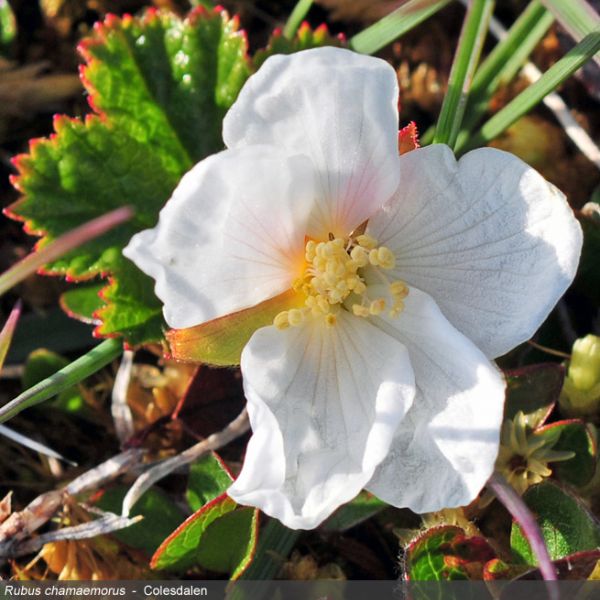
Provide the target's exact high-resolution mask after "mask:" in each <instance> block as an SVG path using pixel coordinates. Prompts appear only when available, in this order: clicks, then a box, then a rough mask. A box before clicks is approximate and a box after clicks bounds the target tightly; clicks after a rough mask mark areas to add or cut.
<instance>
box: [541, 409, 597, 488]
mask: <svg viewBox="0 0 600 600" xmlns="http://www.w3.org/2000/svg"><path fill="white" fill-rule="evenodd" d="M548 435H550V436H557V437H558V440H557V441H556V443H555V444H554V445H553V446H552V450H553V451H562V452H574V453H575V456H574V457H573V458H571V459H569V460H565V461H560V462H556V463H555V464H554V465H553V466H552V470H553V472H554V474H555V475H556V476H557V477H558V478H559V479H560V480H562V481H565V482H566V483H570V484H572V485H577V486H584V485H585V484H586V483H588V482H589V481H590V480H591V479H592V477H593V476H594V473H595V472H596V460H597V448H596V444H595V442H594V438H593V437H592V436H591V435H590V432H589V431H588V427H587V426H586V424H585V423H584V422H583V421H581V420H579V419H570V420H568V421H556V422H554V423H550V425H546V426H544V427H541V428H540V429H538V430H537V431H535V433H534V436H535V437H544V436H548Z"/></svg>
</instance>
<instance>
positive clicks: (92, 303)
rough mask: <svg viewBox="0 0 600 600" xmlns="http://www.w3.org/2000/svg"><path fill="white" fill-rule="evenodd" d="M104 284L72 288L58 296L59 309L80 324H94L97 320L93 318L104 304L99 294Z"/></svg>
mask: <svg viewBox="0 0 600 600" xmlns="http://www.w3.org/2000/svg"><path fill="white" fill-rule="evenodd" d="M105 287H106V284H105V283H92V284H90V285H84V284H82V285H78V286H75V287H72V288H71V289H69V290H67V291H66V292H64V293H62V294H61V296H60V307H61V308H62V309H63V310H64V311H65V312H66V313H67V314H68V315H69V316H70V317H71V318H73V319H77V320H78V321H81V322H82V323H89V324H94V323H97V322H98V319H97V318H96V317H95V316H94V315H95V313H96V311H98V310H100V309H101V308H102V306H103V304H104V302H103V300H102V298H101V297H100V292H101V291H102V289H103V288H105Z"/></svg>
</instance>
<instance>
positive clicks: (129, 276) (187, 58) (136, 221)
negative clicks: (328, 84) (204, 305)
mask: <svg viewBox="0 0 600 600" xmlns="http://www.w3.org/2000/svg"><path fill="white" fill-rule="evenodd" d="M80 50H81V52H82V54H83V55H84V58H85V59H86V63H87V64H86V65H84V66H83V68H82V79H83V82H84V85H85V87H86V89H87V91H88V92H89V94H90V96H89V97H90V103H91V105H92V107H93V108H94V110H95V112H96V113H97V115H94V116H91V117H88V118H87V119H86V121H85V122H81V121H77V120H70V119H68V118H66V117H59V118H57V119H56V120H55V130H56V135H55V136H53V137H52V138H51V139H46V140H37V141H35V142H32V143H31V146H30V151H29V153H28V154H26V155H21V156H19V157H18V158H17V159H16V161H15V164H16V166H17V169H18V171H19V174H18V176H17V177H16V178H15V179H14V184H15V186H16V187H17V189H19V191H21V192H22V193H23V197H22V198H21V199H20V200H19V201H18V202H17V203H16V204H15V205H13V206H12V207H11V210H10V214H12V216H13V217H15V218H17V219H20V220H23V221H25V222H26V225H27V228H28V230H29V231H33V232H35V233H37V234H38V235H42V236H43V238H42V241H41V245H42V246H43V245H45V244H48V243H49V242H50V241H52V240H53V239H55V238H56V237H58V236H59V235H61V234H62V233H64V232H65V231H68V230H70V229H72V228H74V227H75V226H77V225H80V224H81V223H83V222H85V221H87V220H89V219H91V218H93V217H96V216H98V215H99V214H103V213H105V212H107V211H108V210H110V209H112V208H115V207H119V206H122V205H124V204H127V205H131V206H132V207H133V208H134V210H135V216H134V218H133V219H132V220H131V221H129V222H128V223H127V224H126V225H123V226H121V227H119V228H118V229H116V230H114V231H111V232H110V233H107V234H105V235H104V236H102V237H101V238H99V239H97V240H95V241H92V242H90V243H88V244H85V245H84V246H82V247H80V248H79V249H78V250H77V251H74V252H71V253H69V254H67V255H65V256H64V257H62V258H61V259H59V260H57V261H55V262H53V263H52V264H50V265H48V266H47V269H48V271H49V272H51V273H56V274H64V275H66V276H67V277H68V278H70V279H72V280H80V279H90V278H92V277H96V276H98V275H100V276H102V277H108V278H109V281H110V285H109V286H108V287H107V288H106V289H104V290H103V291H102V299H103V301H104V306H103V308H101V309H100V310H98V311H97V312H96V316H97V317H98V318H99V319H100V320H101V321H102V324H101V326H100V327H99V328H98V329H97V333H98V334H99V335H101V336H113V335H119V336H124V337H125V338H126V340H127V341H128V342H129V343H130V344H134V345H135V344H141V343H145V342H150V341H159V340H161V339H162V338H163V327H164V323H163V320H162V314H161V303H160V302H159V300H158V299H157V298H156V296H155V294H154V291H153V287H154V282H153V281H152V279H150V278H149V277H147V276H146V275H144V274H143V273H142V272H141V271H140V270H139V269H137V268H136V267H135V266H134V265H133V263H131V262H130V261H128V260H127V259H125V258H124V257H123V256H122V254H121V251H122V249H123V247H124V245H125V244H126V243H127V242H128V241H129V239H130V238H131V236H132V235H133V234H134V233H135V232H137V231H140V230H142V229H146V228H148V227H152V226H154V224H155V223H156V220H157V216H158V212H159V210H160V209H161V208H162V207H163V206H164V204H165V202H166V201H167V199H168V198H169V196H170V195H171V193H172V191H173V190H174V188H175V186H176V185H177V183H178V181H179V179H180V178H181V176H182V175H183V174H184V173H185V172H186V171H187V170H188V169H189V168H190V167H191V166H192V165H193V164H194V163H196V162H197V161H199V160H201V159H202V158H205V157H206V156H207V155H209V154H213V153H215V152H218V151H219V150H221V149H222V148H223V142H222V139H221V122H222V118H223V116H224V114H225V112H226V111H227V110H228V108H229V107H230V106H231V104H232V103H233V102H234V100H235V98H236V97H237V94H238V92H239V90H240V88H241V87H242V85H243V84H244V82H245V81H246V79H247V77H248V75H249V73H250V65H249V59H248V57H247V54H246V40H245V36H244V35H243V34H242V33H240V32H238V31H237V19H230V18H229V17H228V16H227V14H226V13H225V12H223V11H222V10H217V9H215V10H214V11H212V12H208V11H207V10H206V9H204V8H197V9H195V10H193V11H192V12H191V13H190V14H189V16H188V17H187V18H186V19H183V20H182V19H179V18H178V17H176V16H175V15H173V14H171V13H167V12H158V11H156V10H148V11H146V12H145V13H144V14H143V15H142V16H141V17H139V18H137V17H136V18H133V17H130V16H125V17H123V18H122V19H121V18H118V17H115V16H108V17H107V18H106V20H105V21H104V22H103V23H101V24H99V25H98V26H97V27H96V28H95V29H94V33H93V35H92V36H91V37H89V38H87V39H85V40H84V41H83V42H82V44H81V46H80Z"/></svg>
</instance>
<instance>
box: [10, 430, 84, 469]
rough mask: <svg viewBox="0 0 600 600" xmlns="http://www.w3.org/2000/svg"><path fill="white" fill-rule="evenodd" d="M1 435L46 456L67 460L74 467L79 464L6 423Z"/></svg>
mask: <svg viewBox="0 0 600 600" xmlns="http://www.w3.org/2000/svg"><path fill="white" fill-rule="evenodd" d="M0 435H3V436H4V437H6V438H8V439H9V440H12V441H13V442H16V443H17V444H21V446H25V447H26V448H29V449H30V450H33V451H34V452H39V453H40V454H43V455H44V456H49V457H50V458H56V459H58V460H62V461H63V462H66V463H67V464H69V465H71V466H73V467H76V466H77V463H75V462H73V461H72V460H69V459H68V458H65V457H64V456H63V455H62V454H59V453H58V452H56V450H52V448H49V447H48V446H45V445H44V444H42V443H40V442H37V441H36V440H32V439H31V438H29V437H27V436H26V435H23V434H22V433H19V432H18V431H15V430H14V429H10V428H9V427H7V426H6V425H0Z"/></svg>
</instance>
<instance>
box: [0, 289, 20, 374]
mask: <svg viewBox="0 0 600 600" xmlns="http://www.w3.org/2000/svg"><path fill="white" fill-rule="evenodd" d="M20 316H21V301H20V300H18V301H17V303H16V304H15V307H14V308H13V309H12V310H11V311H10V315H8V319H6V323H5V324H4V327H3V328H2V331H0V369H2V365H4V360H5V359H6V355H7V354H8V348H9V346H10V342H11V341H12V337H13V334H14V333H15V329H16V327H17V322H18V320H19V317H20Z"/></svg>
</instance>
